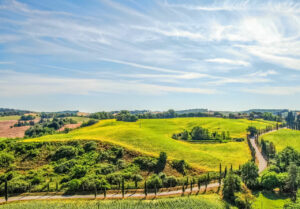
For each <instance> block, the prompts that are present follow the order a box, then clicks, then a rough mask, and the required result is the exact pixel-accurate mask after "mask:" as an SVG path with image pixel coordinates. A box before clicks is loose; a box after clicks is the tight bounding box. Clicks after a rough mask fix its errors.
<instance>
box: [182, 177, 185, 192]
mask: <svg viewBox="0 0 300 209" xmlns="http://www.w3.org/2000/svg"><path fill="white" fill-rule="evenodd" d="M184 192H185V181H184V180H183V182H182V194H184Z"/></svg>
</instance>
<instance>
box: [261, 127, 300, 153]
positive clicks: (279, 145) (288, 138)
mask: <svg viewBox="0 0 300 209" xmlns="http://www.w3.org/2000/svg"><path fill="white" fill-rule="evenodd" d="M261 138H263V139H264V140H268V141H270V142H273V143H274V144H275V148H276V151H277V152H278V151H279V152H280V151H281V150H283V149H284V148H285V147H287V146H291V147H293V148H295V149H296V150H298V151H300V131H297V130H291V129H281V130H278V131H276V132H271V133H268V134H265V135H263V136H261V137H260V139H261Z"/></svg>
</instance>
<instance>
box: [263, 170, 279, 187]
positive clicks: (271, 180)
mask: <svg viewBox="0 0 300 209" xmlns="http://www.w3.org/2000/svg"><path fill="white" fill-rule="evenodd" d="M261 184H262V186H263V188H265V189H267V190H273V189H275V188H276V187H279V181H278V179H277V174H276V173H275V172H273V171H271V172H268V173H265V174H264V175H263V176H262V177H261Z"/></svg>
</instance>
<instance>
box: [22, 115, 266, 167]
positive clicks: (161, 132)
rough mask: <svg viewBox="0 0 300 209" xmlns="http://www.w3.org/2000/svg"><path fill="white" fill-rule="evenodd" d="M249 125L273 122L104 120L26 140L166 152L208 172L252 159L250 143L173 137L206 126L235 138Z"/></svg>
mask: <svg viewBox="0 0 300 209" xmlns="http://www.w3.org/2000/svg"><path fill="white" fill-rule="evenodd" d="M249 125H254V126H256V127H258V128H265V126H266V125H269V123H265V122H263V121H249V120H246V119H238V120H236V119H223V118H174V119H143V120H138V121H137V122H122V121H115V120H103V121H100V122H99V123H97V124H95V125H93V126H90V127H85V128H81V129H77V130H74V131H71V132H70V133H68V134H55V135H48V136H43V137H40V138H34V139H27V140H25V141H65V140H74V139H86V140H101V141H103V142H107V143H112V144H116V145H120V146H123V147H124V148H126V149H129V150H133V151H138V152H140V153H142V154H147V155H151V156H158V154H159V152H162V151H164V152H166V153H167V155H168V158H169V159H184V160H186V161H187V162H188V163H190V164H191V165H192V166H193V167H195V168H198V169H201V170H203V171H207V170H218V168H219V163H222V164H223V165H224V166H225V165H227V166H230V164H232V165H233V168H237V167H238V166H239V165H241V164H243V163H245V162H246V161H248V160H249V159H250V158H251V156H250V151H249V148H248V145H247V142H246V141H244V142H228V143H219V144H216V143H215V144H195V143H189V142H184V141H177V140H174V139H172V138H171V136H172V134H173V133H177V132H180V131H182V130H184V129H187V130H191V129H192V128H193V127H194V126H203V127H205V128H208V129H209V130H211V131H219V132H221V131H230V134H231V136H232V137H245V135H246V128H247V127H248V126H249Z"/></svg>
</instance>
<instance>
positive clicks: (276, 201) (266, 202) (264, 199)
mask: <svg viewBox="0 0 300 209" xmlns="http://www.w3.org/2000/svg"><path fill="white" fill-rule="evenodd" d="M287 202H290V200H289V198H287V197H283V196H280V195H276V194H274V193H271V192H260V193H259V194H257V196H256V200H255V202H254V203H253V205H252V206H253V209H282V208H283V206H284V204H285V203H287Z"/></svg>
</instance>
